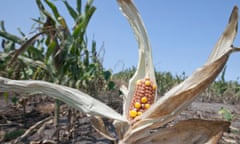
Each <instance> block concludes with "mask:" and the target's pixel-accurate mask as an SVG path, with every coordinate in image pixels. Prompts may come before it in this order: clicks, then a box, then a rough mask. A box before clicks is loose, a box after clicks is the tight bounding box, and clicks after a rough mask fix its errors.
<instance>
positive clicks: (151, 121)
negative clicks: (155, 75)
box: [125, 6, 238, 141]
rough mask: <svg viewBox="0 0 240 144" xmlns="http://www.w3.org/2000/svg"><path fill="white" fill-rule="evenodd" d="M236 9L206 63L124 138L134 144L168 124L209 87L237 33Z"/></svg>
mask: <svg viewBox="0 0 240 144" xmlns="http://www.w3.org/2000/svg"><path fill="white" fill-rule="evenodd" d="M237 24H238V8H237V7H236V6H235V7H234V8H233V11H232V14H231V17H230V21H229V23H228V25H227V27H226V29H225V31H224V32H223V34H222V36H221V37H220V39H219V41H218V42H217V44H216V46H215V47H214V49H213V51H212V53H211V55H210V57H209V59H208V60H207V62H206V64H205V65H203V66H202V67H201V68H199V69H197V70H196V71H195V72H194V73H193V74H192V75H191V76H190V77H189V78H187V79H186V80H185V81H183V82H182V83H181V84H179V85H178V86H176V87H174V88H172V89H171V90H170V91H169V92H167V93H166V94H165V95H164V96H163V97H161V98H160V99H159V100H158V101H157V102H156V103H154V104H153V105H152V106H151V107H150V108H149V110H147V111H146V112H145V113H144V114H143V115H142V116H141V117H140V118H139V119H136V121H135V123H134V124H133V126H132V127H131V128H130V129H129V130H128V132H127V133H126V135H125V139H126V140H127V139H132V140H131V141H135V140H137V139H141V137H145V136H146V135H149V133H148V131H147V130H150V129H154V128H158V127H161V126H162V125H164V124H166V123H167V122H169V121H171V120H172V119H174V118H175V117H176V115H178V114H179V113H180V112H181V111H182V110H183V109H185V108H186V107H187V106H188V105H189V104H191V103H192V101H193V100H194V99H195V98H196V97H197V96H198V95H199V94H200V93H201V92H202V91H203V90H204V89H205V88H207V87H208V86H209V84H211V83H212V82H213V81H214V80H215V78H216V77H217V76H218V74H219V73H220V72H221V70H222V69H223V67H224V66H225V64H226V62H227V60H228V57H229V55H230V54H231V52H233V51H234V49H233V48H232V44H233V41H234V39H235V37H236V34H237Z"/></svg>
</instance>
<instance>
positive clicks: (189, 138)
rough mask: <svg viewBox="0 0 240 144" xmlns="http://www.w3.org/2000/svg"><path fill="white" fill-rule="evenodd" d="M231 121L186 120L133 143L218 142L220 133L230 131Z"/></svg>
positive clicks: (196, 143) (183, 143)
mask: <svg viewBox="0 0 240 144" xmlns="http://www.w3.org/2000/svg"><path fill="white" fill-rule="evenodd" d="M229 126H230V122H223V121H208V120H198V119H191V120H184V121H180V122H178V123H177V124H175V125H174V126H172V127H168V128H165V129H159V130H157V131H156V132H154V131H153V132H152V133H151V134H150V135H148V136H147V137H143V138H141V139H138V140H137V141H135V142H133V143H132V144H159V143H162V144H176V143H179V144H203V143H206V142H211V143H210V144H213V142H216V140H217V139H219V136H220V134H219V133H221V134H222V133H223V132H224V131H229Z"/></svg>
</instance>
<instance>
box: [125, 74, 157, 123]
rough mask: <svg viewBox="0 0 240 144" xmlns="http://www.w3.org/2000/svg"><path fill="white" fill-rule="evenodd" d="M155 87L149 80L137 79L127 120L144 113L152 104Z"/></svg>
mask: <svg viewBox="0 0 240 144" xmlns="http://www.w3.org/2000/svg"><path fill="white" fill-rule="evenodd" d="M156 89H157V86H156V85H155V84H154V83H153V82H152V81H151V80H150V78H148V77H147V78H144V79H139V80H137V82H136V89H135V92H134V96H133V99H132V102H131V105H130V108H129V117H128V119H129V120H133V119H134V118H136V117H137V116H140V115H141V114H142V113H144V112H145V111H146V110H147V109H148V108H149V107H150V106H151V105H152V104H153V102H154V98H155V92H156Z"/></svg>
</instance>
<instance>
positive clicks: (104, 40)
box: [0, 0, 240, 80]
mask: <svg viewBox="0 0 240 144" xmlns="http://www.w3.org/2000/svg"><path fill="white" fill-rule="evenodd" d="M82 1H83V5H84V3H85V2H86V0H82ZM54 2H55V4H56V5H57V6H58V8H59V10H60V13H61V14H62V15H63V16H64V17H65V18H66V20H67V23H68V24H70V25H72V23H73V21H72V19H71V18H70V17H69V15H68V12H67V10H66V8H65V7H64V5H63V3H62V1H61V0H55V1H54ZM69 2H70V3H71V4H72V6H74V5H75V0H69ZM134 3H135V4H136V6H137V8H138V10H139V13H140V14H141V16H142V19H143V21H144V24H145V27H146V29H147V32H148V36H149V39H150V43H151V46H152V51H153V63H154V65H155V68H156V70H157V71H161V72H171V73H172V74H174V75H175V74H176V75H180V74H182V73H183V72H185V73H186V75H188V76H189V75H190V74H191V73H192V72H193V71H195V70H196V69H197V68H199V67H201V66H202V65H203V64H204V63H205V62H206V60H207V58H208V55H209V54H210V52H211V50H212V48H213V47H214V45H215V44H216V42H217V40H218V39H219V37H220V36H221V34H222V32H223V31H224V29H225V27H226V25H227V23H228V19H229V16H230V14H231V11H232V8H233V6H234V5H237V6H238V7H240V1H239V0H194V1H193V0H181V1H180V0H135V1H134ZM93 5H94V6H96V8H97V10H96V11H95V13H94V15H93V17H92V19H91V21H90V24H89V26H88V29H87V36H88V38H89V40H92V39H94V40H96V42H97V48H98V50H100V49H101V47H104V51H105V52H104V53H102V54H104V57H103V64H104V67H105V68H106V69H111V70H112V71H113V72H114V73H116V72H118V71H121V70H124V69H127V68H130V67H132V66H137V62H138V45H137V42H136V40H135V36H134V34H133V32H132V29H131V27H130V25H129V23H128V21H127V20H126V18H125V17H124V16H123V15H122V13H121V11H120V10H119V7H118V4H117V2H116V0H95V1H94V3H93ZM74 7H75V6H74ZM37 17H39V11H38V9H37V5H36V4H35V1H33V0H5V1H1V2H0V20H4V22H5V27H6V29H7V31H9V32H11V33H14V34H16V35H19V33H18V31H17V28H21V30H22V31H23V32H25V33H30V32H31V31H32V30H31V26H32V24H33V21H32V20H31V18H37ZM234 45H235V46H237V47H240V33H238V36H237V37H236V40H235V42H234ZM0 50H1V47H0ZM225 78H226V79H227V80H238V78H240V53H234V54H232V55H231V57H230V58H229V61H228V63H227V70H226V75H225Z"/></svg>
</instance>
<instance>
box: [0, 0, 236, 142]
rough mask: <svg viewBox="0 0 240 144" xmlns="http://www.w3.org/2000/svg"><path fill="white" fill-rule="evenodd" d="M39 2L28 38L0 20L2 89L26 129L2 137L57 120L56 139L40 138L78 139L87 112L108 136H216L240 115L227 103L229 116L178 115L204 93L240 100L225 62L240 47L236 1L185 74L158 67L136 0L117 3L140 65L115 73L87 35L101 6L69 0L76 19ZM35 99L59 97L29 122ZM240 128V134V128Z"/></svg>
mask: <svg viewBox="0 0 240 144" xmlns="http://www.w3.org/2000/svg"><path fill="white" fill-rule="evenodd" d="M35 2H36V4H37V6H38V10H39V12H40V13H41V15H40V16H39V17H37V18H34V19H33V22H34V23H35V26H36V27H35V28H34V32H33V34H32V35H31V36H29V37H28V38H27V39H26V35H27V34H25V33H23V32H21V31H20V35H21V36H20V37H19V36H17V35H15V34H12V33H9V32H8V31H7V30H6V28H5V25H4V21H1V23H0V24H1V29H0V36H1V37H2V47H3V50H2V51H1V52H0V96H1V97H2V98H3V99H4V101H5V103H6V105H7V106H9V105H11V106H12V107H14V108H15V109H16V111H17V110H18V108H19V106H20V108H22V111H23V113H22V115H21V120H22V121H23V122H22V123H23V125H20V126H18V127H19V128H20V130H15V131H12V132H4V131H3V132H2V133H3V134H2V135H3V136H2V138H1V137H0V141H1V142H10V143H26V142H29V141H28V140H27V139H28V137H30V135H31V134H32V133H40V132H39V131H40V130H42V129H43V127H44V128H46V125H47V124H49V123H51V128H52V129H54V130H55V132H54V134H53V137H54V138H55V139H54V140H48V141H44V140H38V142H35V143H77V142H78V141H79V139H77V137H79V135H80V134H79V131H78V129H77V128H78V127H79V121H81V120H83V119H84V120H86V118H87V121H88V122H90V123H91V128H93V129H94V130H95V131H96V132H98V133H99V135H98V136H100V135H101V136H102V137H104V138H105V139H104V140H102V142H105V143H118V144H146V143H148V144H158V143H164V144H172V143H187V144H196V143H197V144H202V143H208V144H217V143H218V142H219V141H220V140H221V138H222V136H223V134H224V133H225V132H227V131H229V129H230V126H231V123H230V121H231V120H232V119H234V116H232V115H230V116H227V114H230V113H229V112H227V110H226V109H224V108H222V109H221V111H220V112H219V113H221V114H223V115H224V116H226V117H225V120H206V119H201V118H200V119H184V120H180V121H178V122H177V123H172V122H173V121H174V120H175V119H176V118H177V116H178V115H180V114H181V113H182V112H183V111H184V110H185V109H186V108H187V107H188V106H189V105H191V103H193V102H194V100H196V99H199V98H200V99H203V101H204V100H210V99H213V98H214V99H215V98H217V99H218V100H219V102H224V100H225V97H226V98H229V97H230V98H231V103H239V102H240V85H239V83H238V82H237V81H226V80H225V71H226V66H225V65H226V62H227V61H228V58H229V57H230V56H231V54H232V53H235V52H238V51H239V50H240V48H238V47H236V46H234V45H233V43H234V39H235V37H236V35H237V34H238V32H237V27H238V14H239V11H238V7H237V6H235V7H233V10H232V13H231V14H230V18H229V22H228V23H227V25H226V28H225V30H224V31H223V34H222V35H221V36H220V38H219V40H218V41H217V43H216V45H215V46H214V48H213V50H212V52H211V53H210V56H209V58H208V59H207V61H206V63H205V64H204V65H203V66H201V67H200V68H198V69H197V70H196V71H195V72H193V73H192V75H190V76H186V75H185V73H184V72H183V73H182V74H181V75H173V74H171V73H170V72H161V71H158V70H156V69H155V68H154V65H153V60H152V49H151V46H150V40H149V39H148V35H147V31H146V29H145V26H144V23H143V20H142V18H141V15H140V13H139V12H138V10H137V8H136V7H135V5H134V3H133V1H132V0H117V1H116V4H118V5H119V7H120V10H121V12H122V13H123V15H124V16H125V17H126V18H127V20H128V22H129V24H130V26H131V27H132V29H133V33H134V34H135V36H136V40H137V42H138V46H139V49H138V56H139V61H138V65H137V66H133V67H132V68H129V69H126V70H124V71H121V72H119V73H116V74H113V73H112V72H111V70H106V69H105V68H104V67H103V64H102V59H103V57H101V56H102V55H101V52H102V51H101V48H98V46H97V44H96V42H95V41H94V40H93V41H91V42H89V41H88V38H87V35H86V30H87V28H88V24H89V22H90V20H91V18H92V16H93V14H94V12H95V10H96V7H95V6H94V5H93V0H88V1H87V2H86V3H85V5H84V6H83V4H82V1H81V0H76V7H73V6H71V5H70V4H69V3H68V1H62V2H63V3H64V5H65V7H66V9H67V12H68V14H69V15H70V16H71V18H72V19H73V20H74V24H73V25H71V26H69V25H67V23H66V20H65V18H64V17H62V15H61V13H60V12H59V10H58V8H57V7H56V5H55V4H54V1H50V0H36V1H35ZM45 6H47V8H45ZM226 21H227V20H226ZM228 69H231V68H230V67H229V68H228ZM218 76H219V79H218V80H216V78H217V77H218ZM126 85H127V86H126ZM229 95H231V96H229ZM228 101H229V100H228ZM29 103H31V104H32V105H38V104H39V103H42V105H45V104H46V103H51V104H53V105H51V104H48V105H47V106H46V107H44V108H42V109H41V110H42V111H43V113H44V114H46V115H45V116H44V115H42V117H41V119H42V120H39V121H38V122H35V123H33V124H31V125H29V123H28V122H27V117H28V115H29ZM33 107H34V106H33ZM4 111H7V109H6V110H4ZM51 113H52V114H51ZM4 116H5V115H4ZM63 118H65V119H64V121H67V124H66V125H65V126H63V124H62V121H63ZM3 119H4V118H3ZM226 119H227V120H226ZM12 121H14V120H12ZM14 124H15V123H14ZM6 125H7V126H8V125H9V124H6ZM6 125H4V124H3V126H6ZM11 125H13V124H12V123H11ZM63 129H64V132H63ZM83 131H84V130H83ZM91 131H92V129H91ZM0 132H1V131H0ZM235 132H236V133H237V134H239V133H240V130H239V131H238V130H236V131H235ZM80 139H81V135H80ZM32 143H33V142H32Z"/></svg>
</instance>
